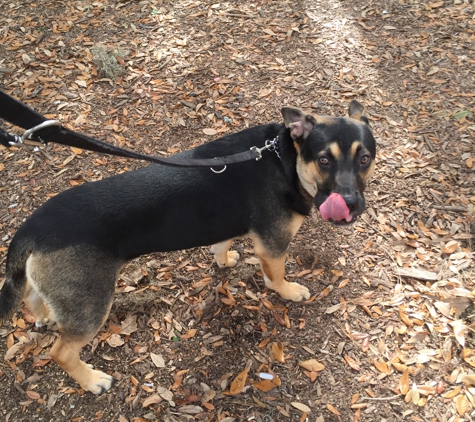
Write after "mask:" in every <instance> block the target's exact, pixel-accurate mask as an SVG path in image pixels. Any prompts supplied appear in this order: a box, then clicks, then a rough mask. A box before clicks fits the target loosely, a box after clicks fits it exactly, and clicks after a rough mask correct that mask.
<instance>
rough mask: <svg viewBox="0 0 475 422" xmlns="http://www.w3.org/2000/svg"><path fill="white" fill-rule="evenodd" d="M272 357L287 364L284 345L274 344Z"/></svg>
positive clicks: (278, 342)
mask: <svg viewBox="0 0 475 422" xmlns="http://www.w3.org/2000/svg"><path fill="white" fill-rule="evenodd" d="M270 355H271V358H272V359H273V360H276V361H277V362H280V363H285V356H284V345H283V344H282V343H281V342H280V341H277V342H273V343H272V344H271V348H270Z"/></svg>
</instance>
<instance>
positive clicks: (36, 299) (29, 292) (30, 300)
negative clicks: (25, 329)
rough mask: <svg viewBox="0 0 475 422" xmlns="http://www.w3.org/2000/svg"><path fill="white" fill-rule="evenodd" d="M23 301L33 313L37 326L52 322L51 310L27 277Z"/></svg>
mask: <svg viewBox="0 0 475 422" xmlns="http://www.w3.org/2000/svg"><path fill="white" fill-rule="evenodd" d="M23 301H24V302H25V305H26V307H27V308H28V310H29V311H30V312H31V313H32V314H33V316H34V318H35V325H36V326H37V327H38V328H39V327H42V326H43V325H52V324H54V322H55V321H54V319H53V318H52V316H51V312H50V310H49V308H48V306H47V305H46V304H45V303H44V301H43V299H42V298H41V297H40V295H39V294H38V292H37V291H36V290H35V288H34V287H33V285H32V282H31V280H28V279H27V284H26V288H25V293H24V295H23Z"/></svg>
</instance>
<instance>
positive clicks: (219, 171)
mask: <svg viewBox="0 0 475 422" xmlns="http://www.w3.org/2000/svg"><path fill="white" fill-rule="evenodd" d="M227 167H228V166H227V165H226V164H225V165H224V167H223V168H222V169H221V170H215V169H214V168H213V167H210V170H211V171H212V172H213V173H216V174H219V173H223V172H224V170H226V168H227Z"/></svg>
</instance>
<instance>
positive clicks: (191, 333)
mask: <svg viewBox="0 0 475 422" xmlns="http://www.w3.org/2000/svg"><path fill="white" fill-rule="evenodd" d="M197 331H198V330H197V329H196V328H192V329H191V330H188V332H187V333H186V334H182V335H181V336H180V338H181V339H188V338H192V337H194V336H195V334H196V333H197Z"/></svg>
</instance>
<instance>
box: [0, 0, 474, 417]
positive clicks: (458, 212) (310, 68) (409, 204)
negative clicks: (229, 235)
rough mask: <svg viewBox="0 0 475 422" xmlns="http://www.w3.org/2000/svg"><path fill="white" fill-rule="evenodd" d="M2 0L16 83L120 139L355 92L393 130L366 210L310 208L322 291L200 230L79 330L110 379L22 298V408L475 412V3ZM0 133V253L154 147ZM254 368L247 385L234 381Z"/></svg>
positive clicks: (203, 138) (7, 387) (219, 125)
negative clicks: (73, 354) (59, 360)
mask: <svg viewBox="0 0 475 422" xmlns="http://www.w3.org/2000/svg"><path fill="white" fill-rule="evenodd" d="M0 12H1V13H0V16H1V17H0V41H1V42H0V52H1V54H0V78H1V79H0V83H1V89H4V90H5V91H6V92H8V93H12V94H13V95H15V96H16V97H17V98H19V99H21V100H23V101H25V102H26V103H27V104H29V105H30V106H31V107H33V108H35V109H37V110H38V111H40V112H42V113H44V114H46V115H47V116H48V117H51V118H60V120H61V121H62V122H63V123H64V124H65V125H67V126H69V127H71V128H73V129H76V130H78V131H82V132H85V133H87V134H89V135H91V136H97V137H99V138H101V139H105V140H107V141H109V142H111V143H114V144H117V145H120V146H125V147H128V148H131V149H134V150H137V151H140V152H145V153H158V154H160V155H163V156H168V155H171V154H174V153H176V152H179V151H182V150H185V149H188V148H191V147H193V146H196V145H198V144H200V143H203V142H207V141H209V140H210V139H213V138H215V137H217V136H221V135H222V134H226V133H231V132H233V131H237V130H240V129H242V128H245V127H247V126H250V125H254V124H261V123H267V122H269V121H279V120H280V117H279V108H280V107H282V106H283V105H290V106H295V107H301V108H305V109H307V110H310V111H312V112H314V113H322V114H333V113H338V114H340V113H342V112H343V110H344V109H345V108H346V107H347V104H348V102H349V101H350V100H351V99H352V98H357V99H358V100H360V101H362V102H363V103H364V104H365V105H366V106H367V109H368V113H369V119H370V122H371V124H372V127H373V131H374V132H375V135H376V137H377V139H378V157H377V170H376V175H375V177H374V180H373V181H372V182H370V184H369V187H368V189H367V204H368V209H367V211H366V212H365V214H364V215H363V216H362V217H361V218H360V219H359V221H357V222H356V223H355V224H354V225H353V226H352V227H350V228H332V227H329V226H327V225H326V224H323V223H322V222H321V221H320V220H319V217H318V216H317V215H316V214H314V215H313V217H312V218H309V219H307V221H306V222H305V223H304V226H303V227H302V229H301V230H300V232H299V233H298V234H297V236H296V237H295V239H294V241H293V242H292V245H291V248H290V250H289V256H288V260H287V265H286V267H287V277H288V279H289V280H291V281H293V280H298V281H299V282H301V283H305V284H306V285H308V287H309V288H310V289H311V290H312V292H313V294H314V296H313V297H312V299H311V300H309V301H307V302H305V303H304V304H302V305H294V304H288V303H284V302H282V301H281V300H280V299H279V298H278V297H277V296H276V295H275V294H273V293H271V292H266V291H265V290H264V289H263V282H262V274H261V273H260V271H259V269H258V266H256V264H258V261H257V260H256V258H255V256H254V255H253V254H252V245H250V244H249V243H248V242H247V241H239V242H237V247H238V248H240V250H239V252H240V253H241V255H242V257H243V259H242V262H240V264H239V265H238V266H237V267H236V268H234V269H230V270H218V269H217V268H216V267H215V265H214V264H213V263H212V259H211V257H210V255H209V254H208V252H207V250H206V249H205V248H198V249H196V250H192V251H186V252H175V253H170V254H154V255H153V256H150V257H143V258H141V259H139V260H136V261H134V262H133V263H131V264H130V265H129V266H128V267H127V268H126V269H125V270H124V271H123V272H122V274H121V276H120V280H119V283H118V286H117V297H116V301H115V303H114V307H113V310H112V312H111V315H110V318H109V320H108V322H107V323H106V325H105V326H104V328H103V330H102V331H101V332H100V333H99V334H98V336H97V337H96V339H95V340H94V341H93V342H92V343H91V345H90V348H86V350H85V351H84V356H83V357H84V359H85V360H86V361H87V363H91V364H93V365H94V366H99V367H101V369H102V370H105V371H106V372H108V373H110V374H112V375H113V376H114V378H115V379H116V383H115V385H114V387H113V389H112V390H111V392H110V393H107V394H106V395H104V396H103V397H104V398H103V397H101V398H99V399H96V398H95V397H91V396H90V395H89V394H84V392H83V391H82V390H81V389H79V388H78V386H77V385H75V384H74V382H72V381H71V380H70V379H68V378H67V377H65V375H64V373H62V372H61V371H60V370H59V369H58V368H57V367H56V366H55V365H52V364H49V363H50V359H49V356H48V350H49V348H50V347H51V345H52V343H53V342H54V339H55V338H56V336H57V332H56V331H55V329H54V327H52V329H51V330H49V331H48V330H46V329H40V330H38V329H36V328H35V327H34V321H33V320H32V317H31V315H30V314H29V313H28V312H27V310H26V309H25V308H21V309H20V310H19V311H18V312H17V313H16V314H15V315H14V316H13V318H12V319H11V320H10V321H7V322H5V323H3V325H1V326H0V336H1V338H2V341H1V342H0V350H1V353H2V354H3V356H4V363H3V364H2V365H0V379H1V381H2V383H1V387H0V406H1V408H2V409H4V410H5V412H6V419H7V420H20V419H23V420H25V419H28V420H36V419H38V418H43V419H44V418H45V417H46V418H49V419H58V420H101V419H102V420H107V419H109V418H110V417H112V416H108V413H109V412H113V413H111V415H112V414H114V415H116V416H115V418H116V419H118V420H120V421H121V422H124V421H146V420H164V421H173V422H174V421H181V420H210V421H211V420H220V421H221V422H223V421H224V422H230V421H232V420H239V418H242V417H245V418H247V419H249V418H254V419H255V420H264V418H267V420H269V418H271V420H276V421H277V420H293V419H292V418H293V417H295V418H299V419H300V420H302V417H303V418H304V419H305V418H308V419H310V420H311V419H312V418H316V420H332V419H331V418H334V417H341V418H342V420H367V421H372V420H374V421H380V420H382V419H383V418H384V419H386V420H388V421H397V420H401V419H403V418H406V419H408V420H413V421H432V420H447V421H456V420H467V421H468V420H470V418H473V417H475V414H474V411H475V387H474V385H475V381H474V377H475V369H474V367H475V340H474V336H473V318H474V314H475V307H474V305H473V301H474V294H473V292H474V291H475V288H474V279H475V276H474V271H473V258H474V254H473V228H474V222H473V221H474V220H473V218H474V217H473V215H474V212H473V211H474V205H475V196H474V193H473V192H474V177H473V160H474V155H473V154H474V153H473V137H474V131H475V123H474V118H473V116H474V99H475V96H474V94H473V64H474V60H473V58H472V57H471V56H472V55H471V51H472V50H473V48H471V45H472V44H473V40H474V36H475V33H474V31H473V27H474V26H475V25H474V23H475V22H474V16H475V10H474V6H473V4H471V3H470V2H468V1H466V0H454V1H451V2H442V1H441V2H432V3H430V2H429V3H421V2H418V1H411V0H405V1H399V2H392V3H386V4H384V6H383V5H382V3H381V2H375V1H369V2H366V3H364V4H360V3H357V2H354V1H348V2H345V3H344V4H343V3H341V4H340V3H338V4H336V3H331V2H327V1H325V0H322V1H320V2H313V1H312V2H310V1H305V2H302V3H298V4H297V3H295V2H294V3H293V4H292V6H290V4H287V3H285V2H269V1H266V0H264V1H262V2H259V3H258V4H256V3H255V2H254V3H252V2H246V1H243V2H238V3H211V2H202V1H201V2H200V1H188V0H187V1H178V2H173V4H171V3H170V4H168V3H166V2H154V1H143V2H125V3H124V2H117V3H113V2H108V1H103V2H76V3H68V4H67V5H64V7H62V8H58V6H57V4H55V3H54V2H51V1H46V2H42V4H41V8H38V7H35V4H34V3H32V4H29V3H28V4H24V3H21V4H20V2H17V1H11V2H8V3H2V4H1V5H0ZM105 40H106V42H104V41H105ZM98 47H100V50H97V48H98ZM97 51H102V52H103V53H104V55H103V57H106V58H107V59H108V61H109V63H112V65H113V66H115V67H114V69H115V70H114V72H113V73H107V72H105V71H104V69H102V68H101V66H103V63H101V62H100V61H98V59H97ZM114 59H115V61H114ZM0 153H1V154H2V160H1V161H2V162H1V163H0V174H1V176H2V179H1V180H2V181H1V186H0V189H1V190H2V196H1V198H2V199H1V209H2V214H1V215H2V217H1V222H0V224H1V226H0V228H1V230H2V244H1V245H0V253H1V256H0V259H1V260H2V263H4V261H5V254H6V251H7V248H8V244H9V242H10V240H11V237H12V235H13V234H14V232H15V231H16V230H17V229H18V227H19V225H20V224H21V222H22V220H23V219H24V218H25V217H27V216H28V215H29V214H30V213H31V212H32V211H33V210H34V209H36V208H37V207H38V206H39V205H40V204H42V203H43V202H45V201H46V200H47V199H48V198H49V197H52V196H54V195H55V194H57V193H58V192H60V191H62V190H64V189H67V188H69V187H70V186H76V185H78V184H81V183H88V182H92V181H94V180H100V179H102V178H104V177H107V176H109V175H112V174H117V173H119V172H123V171H128V170H131V169H133V168H137V167H139V166H141V165H142V164H141V163H138V162H132V161H127V160H125V159H121V158H114V157H107V156H99V155H97V154H93V153H90V152H87V151H82V150H78V149H70V148H66V147H61V146H58V145H52V144H50V145H48V146H47V147H46V148H42V149H40V150H36V151H34V150H29V149H18V148H12V149H10V150H8V151H7V150H6V149H2V150H1V151H0ZM3 268H4V266H2V271H3ZM0 283H1V282H0ZM249 362H251V365H250V366H249V368H248V367H247V365H249ZM308 362H311V363H310V364H308ZM303 363H304V364H305V365H306V366H308V367H305V366H303V365H302V364H303ZM317 364H318V365H317ZM243 368H247V371H248V372H246V376H245V377H244V375H243V376H242V377H241V378H244V381H243V384H242V390H241V391H240V392H237V393H236V394H233V395H229V394H226V392H228V391H230V388H231V387H232V386H233V382H234V380H235V379H237V378H238V377H239V375H241V374H242V373H243ZM320 368H321V369H320ZM259 374H269V375H270V376H272V379H266V378H261V377H260V375H259ZM234 385H236V384H234ZM238 387H239V388H241V383H239V385H238ZM239 388H236V390H235V391H238V390H239ZM233 391H234V390H233ZM307 415H308V416H307Z"/></svg>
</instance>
